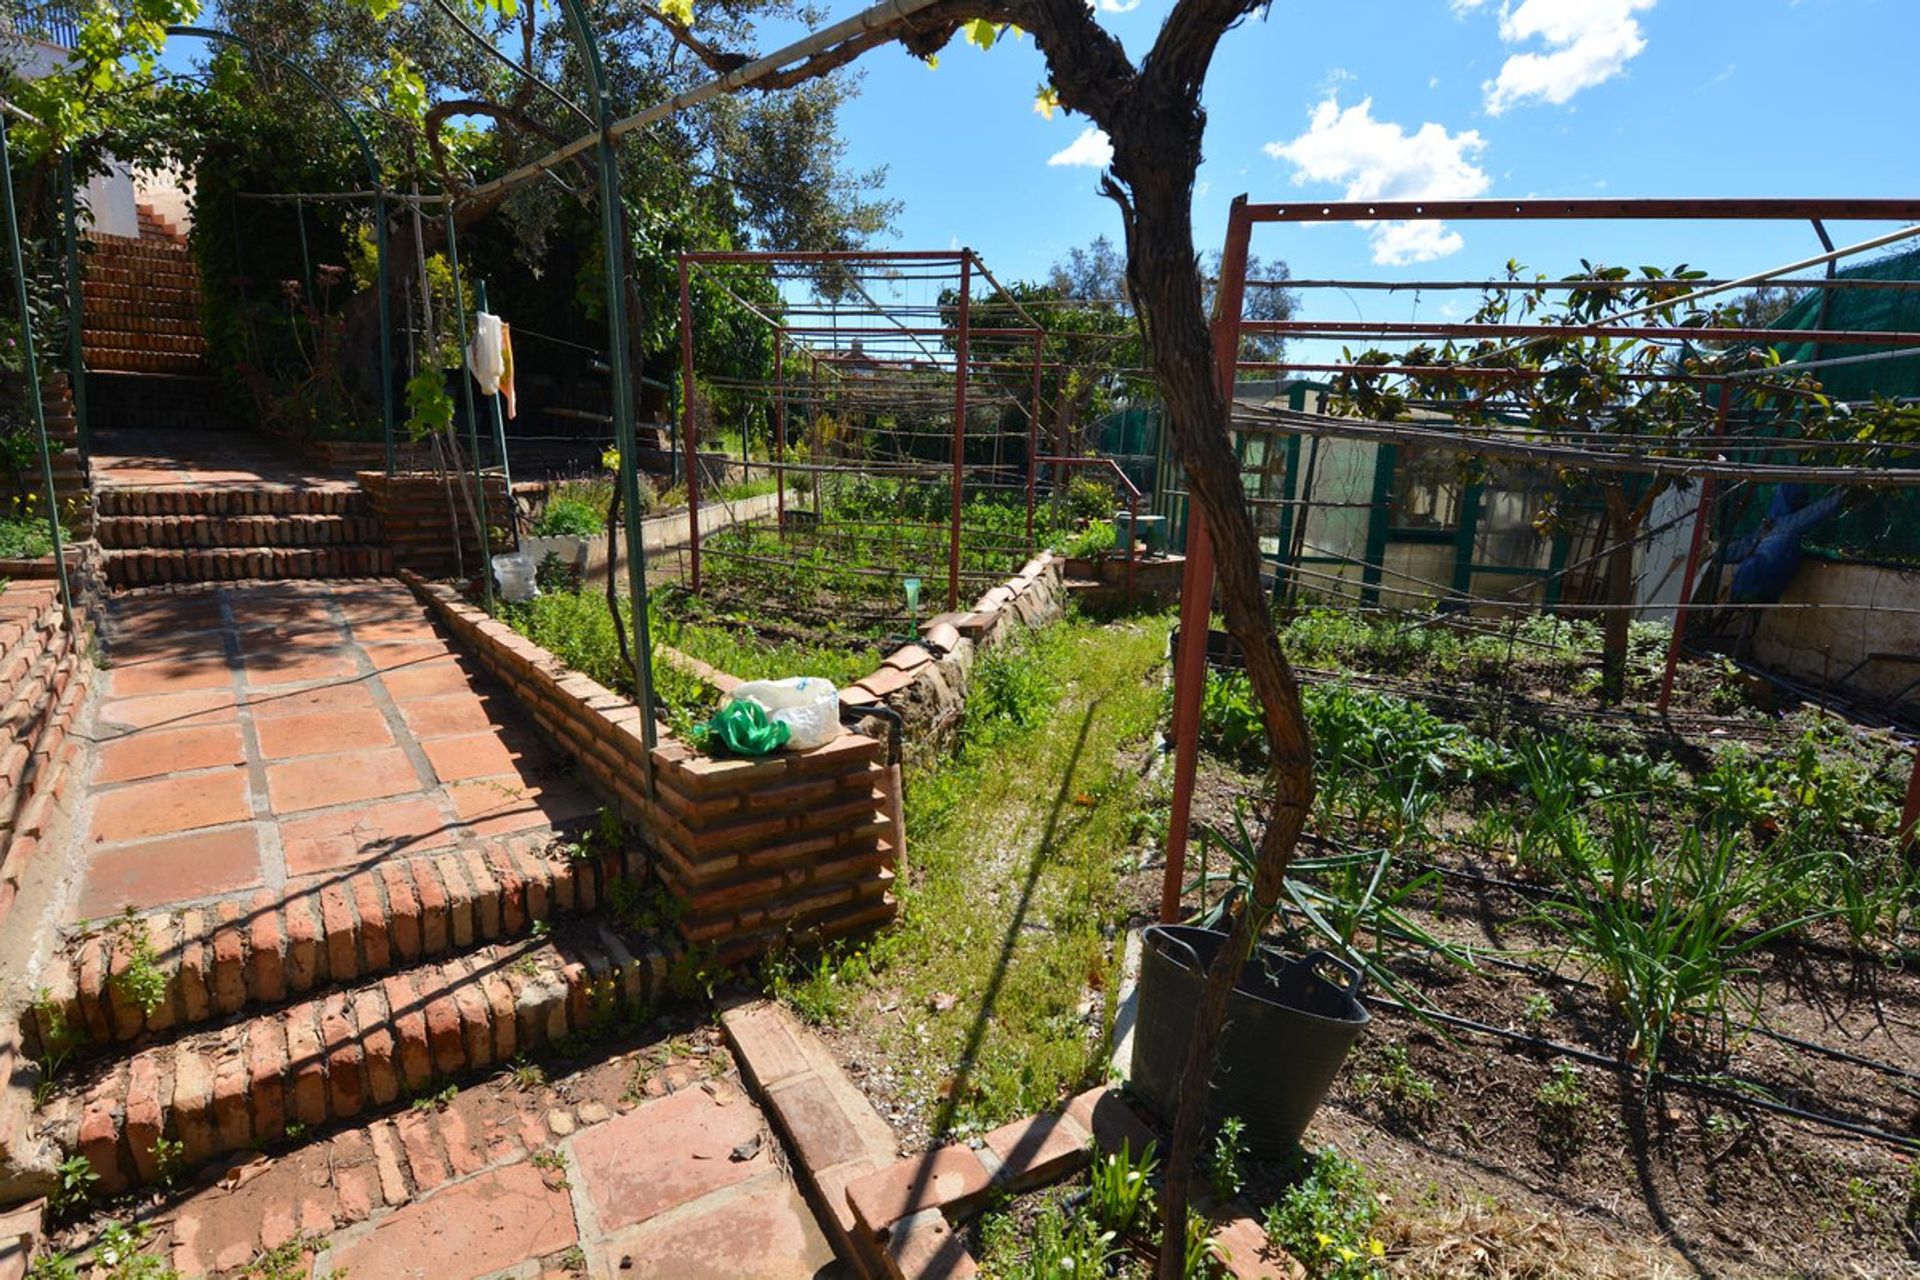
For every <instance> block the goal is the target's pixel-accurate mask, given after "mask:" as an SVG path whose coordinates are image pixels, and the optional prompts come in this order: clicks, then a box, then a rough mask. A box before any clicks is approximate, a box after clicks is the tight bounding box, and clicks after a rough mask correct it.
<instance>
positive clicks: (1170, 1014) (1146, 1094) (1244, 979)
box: [1132, 924, 1372, 1157]
mask: <svg viewBox="0 0 1920 1280" xmlns="http://www.w3.org/2000/svg"><path fill="white" fill-rule="evenodd" d="M1226 941H1227V935H1226V934H1224V933H1215V932H1214V931H1213V930H1211V929H1196V928H1193V927H1191V926H1189V925H1163V924H1156V925H1151V926H1149V927H1148V929H1147V931H1146V936H1145V938H1144V942H1145V946H1144V948H1143V950H1142V956H1141V961H1140V1014H1139V1020H1138V1022H1137V1023H1136V1024H1135V1026H1134V1033H1133V1082H1132V1083H1133V1087H1134V1089H1135V1090H1136V1091H1137V1092H1138V1093H1139V1094H1140V1096H1141V1098H1142V1099H1143V1100H1144V1101H1145V1102H1146V1103H1147V1105H1148V1106H1149V1107H1151V1108H1153V1109H1154V1110H1155V1111H1156V1112H1158V1113H1159V1114H1160V1117H1161V1118H1162V1119H1163V1120H1165V1121H1168V1122H1171V1121H1172V1119H1173V1113H1174V1110H1175V1109H1176V1107H1177V1105H1178V1101H1179V1096H1180V1073H1181V1071H1182V1070H1184V1069H1185V1067H1186V1063H1187V1050H1188V1047H1189V1046H1190V1045H1191V1044H1192V1043H1193V1020H1194V1015H1195V1014H1196V1013H1197V1012H1198V1010H1199V1008H1200V990H1201V988H1202V987H1203V986H1204V985H1205V984H1206V979H1207V967H1208V966H1209V965H1211V964H1212V963H1213V958H1214V957H1215V956H1216V955H1218V954H1219V953H1220V948H1221V947H1222V946H1224V945H1226ZM1328 969H1332V970H1334V971H1336V972H1338V973H1339V974H1341V975H1342V976H1343V977H1344V978H1345V979H1346V985H1345V986H1344V987H1342V986H1340V985H1338V984H1336V983H1334V982H1331V981H1329V980H1328V979H1327V978H1326V977H1325V976H1324V971H1325V970H1328ZM1360 982H1361V977H1360V972H1359V970H1357V969H1355V968H1354V967H1353V966H1352V965H1350V964H1348V963H1347V962H1346V961H1345V960H1342V959H1340V958H1339V957H1338V956H1334V955H1331V954H1329V953H1327V952H1325V951H1311V952H1308V953H1307V954H1306V955H1304V956H1300V957H1298V958H1293V957H1288V956H1284V955H1282V954H1280V953H1279V952H1277V951H1272V950H1269V949H1266V948H1256V949H1255V951H1254V954H1253V957H1252V958H1251V959H1250V960H1248V962H1247V965H1246V968H1245V969H1243V970H1242V971H1241V974H1240V981H1239V982H1238V983H1237V984H1236V985H1235V987H1234V989H1233V994H1232V995H1231V996H1229V997H1228V998H1227V1025H1226V1029H1225V1030H1224V1031H1223V1032H1222V1033H1221V1036H1220V1054H1219V1057H1218V1059H1216V1061H1215V1063H1214V1069H1213V1081H1212V1094H1211V1097H1210V1098H1209V1100H1208V1106H1207V1118H1208V1120H1209V1121H1210V1122H1213V1123H1218V1122H1219V1121H1221V1120H1223V1119H1225V1118H1226V1117H1228V1116H1238V1117H1240V1119H1241V1120H1243V1121H1244V1122H1245V1123H1246V1135H1245V1136H1246V1144H1247V1149H1248V1150H1249V1151H1250V1152H1252V1153H1253V1154H1255V1155H1259V1156H1266V1157H1273V1156H1279V1155H1283V1154H1285V1153H1286V1152H1287V1151H1288V1150H1290V1149H1291V1148H1292V1146H1293V1144H1294V1143H1296V1142H1298V1141H1299V1139H1300V1135H1301V1134H1302V1133H1304V1132H1306V1128H1307V1122H1308V1121H1309V1120H1311V1119H1313V1113H1314V1112H1315V1111H1317V1110H1319V1108H1320V1102H1321V1100H1322V1099H1324V1098H1325V1097H1326V1096H1327V1090H1328V1089H1329V1088H1331V1087H1332V1085H1333V1077H1334V1075H1335V1074H1336V1073H1338V1072H1339V1070H1340V1064H1341V1063H1343V1062H1345V1061H1346V1058H1347V1051H1348V1050H1349V1049H1351V1048H1352V1047H1353V1042H1354V1041H1355V1040H1356V1039H1358V1038H1359V1035H1360V1031H1361V1029H1362V1028H1363V1027H1365V1026H1366V1025H1367V1023H1368V1022H1369V1021H1371V1020H1372V1019H1371V1018H1370V1016H1369V1015H1368V1013H1367V1009H1366V1006H1365V1005H1363V1004H1361V1003H1360Z"/></svg>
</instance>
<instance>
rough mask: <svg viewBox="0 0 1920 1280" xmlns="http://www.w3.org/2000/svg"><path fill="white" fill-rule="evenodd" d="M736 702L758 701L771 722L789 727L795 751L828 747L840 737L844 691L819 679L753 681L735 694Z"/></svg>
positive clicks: (815, 677)
mask: <svg viewBox="0 0 1920 1280" xmlns="http://www.w3.org/2000/svg"><path fill="white" fill-rule="evenodd" d="M733 699H734V701H736V702H742V701H744V702H757V703H759V704H760V706H761V708H762V709H764V710H765V711H766V713H767V716H768V718H769V719H772V720H777V721H779V722H780V723H782V724H784V725H786V726H787V729H788V730H789V732H790V733H791V735H792V736H790V737H789V738H788V739H787V746H788V748H790V749H791V750H794V751H806V750H808V749H810V748H813V747H824V746H826V745H827V744H828V743H829V742H832V741H833V740H834V739H835V738H837V737H839V736H840V691H839V690H838V689H835V688H834V687H833V682H832V681H831V680H822V679H821V678H820V677H819V676H790V677H788V678H787V679H785V680H749V681H748V682H747V683H745V684H743V685H741V686H740V687H738V688H737V689H735V690H734V691H733Z"/></svg>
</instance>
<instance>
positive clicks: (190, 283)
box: [81, 265, 200, 297]
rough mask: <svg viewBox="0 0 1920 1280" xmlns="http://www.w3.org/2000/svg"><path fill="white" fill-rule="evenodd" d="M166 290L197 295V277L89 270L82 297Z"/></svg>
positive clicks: (163, 272) (123, 269)
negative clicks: (109, 293)
mask: <svg viewBox="0 0 1920 1280" xmlns="http://www.w3.org/2000/svg"><path fill="white" fill-rule="evenodd" d="M149 288H150V289H158V290H165V291H166V292H168V293H190V294H193V295H194V296H195V297H198V296H199V294H200V277H199V276H197V275H190V274H187V273H185V272H180V271H167V270H159V271H149V270H147V269H146V268H145V267H144V266H132V265H130V266H125V267H101V266H96V267H93V268H90V269H89V270H88V272H87V277H86V279H85V280H84V281H82V287H81V293H82V296H84V295H86V294H88V293H93V292H95V291H121V290H126V291H130V292H131V293H132V294H133V295H134V296H138V292H139V291H140V290H141V289H149Z"/></svg>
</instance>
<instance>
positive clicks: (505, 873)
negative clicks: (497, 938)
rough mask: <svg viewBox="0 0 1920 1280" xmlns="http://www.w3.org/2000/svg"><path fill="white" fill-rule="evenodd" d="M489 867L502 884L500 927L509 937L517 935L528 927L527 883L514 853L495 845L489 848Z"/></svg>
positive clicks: (497, 880) (498, 882) (496, 880)
mask: <svg viewBox="0 0 1920 1280" xmlns="http://www.w3.org/2000/svg"><path fill="white" fill-rule="evenodd" d="M486 861H487V869H488V870H490V871H491V872H493V878H494V881H495V882H496V883H497V884H499V886H500V927H501V929H502V930H503V931H504V932H505V933H506V935H507V936H508V937H517V936H518V935H519V933H520V931H521V930H522V929H525V928H526V927H527V884H526V880H525V879H524V878H523V877H522V876H521V874H520V870H519V868H518V867H516V866H515V865H514V861H513V855H512V854H511V853H509V852H508V851H507V850H506V849H505V848H504V847H502V846H499V845H495V846H494V847H493V848H491V849H489V850H487V854H486Z"/></svg>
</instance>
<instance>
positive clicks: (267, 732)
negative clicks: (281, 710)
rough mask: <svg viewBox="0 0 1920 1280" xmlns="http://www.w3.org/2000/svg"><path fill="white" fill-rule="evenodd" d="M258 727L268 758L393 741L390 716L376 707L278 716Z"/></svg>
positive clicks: (326, 752)
mask: <svg viewBox="0 0 1920 1280" xmlns="http://www.w3.org/2000/svg"><path fill="white" fill-rule="evenodd" d="M254 731H255V732H256V733H257V734H258V735H259V739H260V754H261V755H262V756H264V757H265V758H266V759H268V760H284V759H287V758H288V757H290V756H318V755H330V754H332V753H335V752H341V751H367V750H372V749H374V748H376V747H385V746H390V745H392V743H393V734H392V733H391V732H390V731H389V730H388V729H387V718H386V717H385V716H384V715H382V714H380V712H379V711H378V710H376V709H375V708H372V707H363V708H360V709H357V710H353V709H347V710H326V711H312V712H307V713H304V714H300V715H290V716H275V717H272V718H270V719H267V720H262V721H258V722H256V723H255V725H254Z"/></svg>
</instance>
